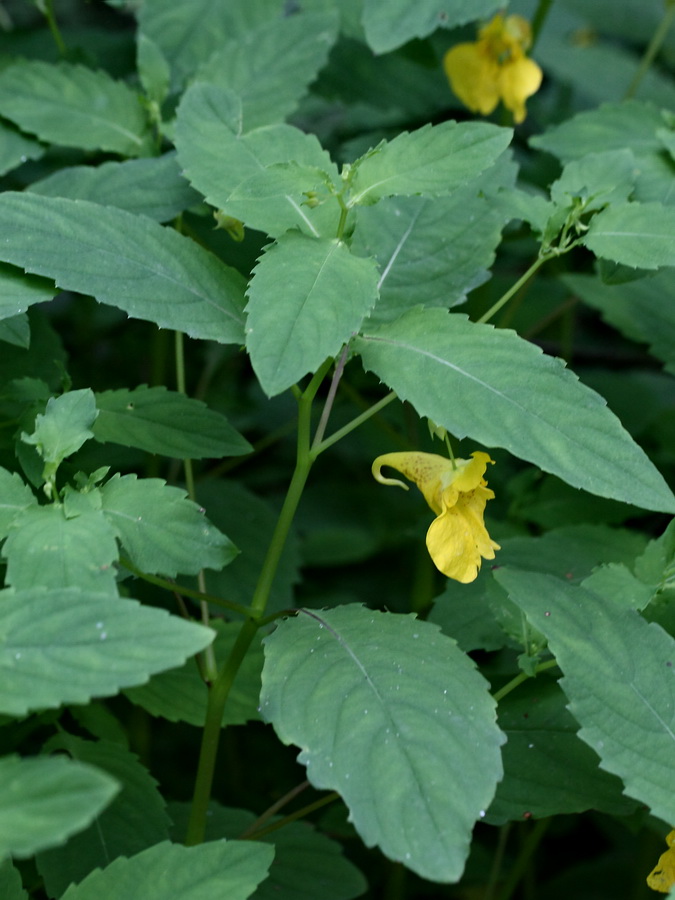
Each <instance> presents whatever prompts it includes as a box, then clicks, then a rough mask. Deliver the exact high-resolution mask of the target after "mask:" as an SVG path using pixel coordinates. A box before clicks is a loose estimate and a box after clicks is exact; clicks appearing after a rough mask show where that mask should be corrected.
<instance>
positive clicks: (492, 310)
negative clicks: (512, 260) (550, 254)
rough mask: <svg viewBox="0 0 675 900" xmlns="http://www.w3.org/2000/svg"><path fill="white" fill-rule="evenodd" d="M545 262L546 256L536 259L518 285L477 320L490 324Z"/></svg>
mask: <svg viewBox="0 0 675 900" xmlns="http://www.w3.org/2000/svg"><path fill="white" fill-rule="evenodd" d="M545 262H546V257H545V256H538V257H537V258H536V259H535V261H534V262H533V263H532V265H531V266H530V268H529V269H528V270H527V272H525V273H524V274H523V275H521V276H520V278H519V279H518V281H516V283H515V284H514V285H512V286H511V287H510V288H509V289H508V291H507V292H506V293H505V294H503V295H502V296H501V297H500V298H499V300H497V302H496V303H494V304H493V305H492V306H491V307H490V309H489V310H488V311H487V312H486V313H483V315H482V316H481V317H480V319H477V321H478V322H479V323H483V322H489V321H490V319H491V318H492V317H493V316H494V315H495V314H496V313H498V312H499V310H500V309H501V308H502V306H504V305H505V304H506V303H508V302H509V300H510V299H511V297H513V296H514V294H517V293H518V291H519V290H520V289H521V287H523V285H524V284H526V282H528V281H529V280H530V278H532V276H533V275H534V273H535V272H536V271H537V270H538V269H539V268H541V266H543V264H544V263H545Z"/></svg>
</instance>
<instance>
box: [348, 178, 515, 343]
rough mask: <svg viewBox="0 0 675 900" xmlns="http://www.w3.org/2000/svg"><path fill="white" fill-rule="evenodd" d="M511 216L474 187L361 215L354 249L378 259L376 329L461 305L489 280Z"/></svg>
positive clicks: (395, 202) (395, 201)
mask: <svg viewBox="0 0 675 900" xmlns="http://www.w3.org/2000/svg"><path fill="white" fill-rule="evenodd" d="M504 219H505V216H503V215H502V214H500V211H499V209H498V208H496V207H495V205H494V204H492V203H491V202H490V201H489V200H488V199H486V198H485V197H481V196H478V195H477V192H476V191H475V189H473V190H472V189H470V188H460V189H459V190H457V191H455V192H454V193H453V194H452V195H451V196H450V197H439V198H437V199H433V200H431V199H428V198H426V197H392V198H389V199H385V200H382V201H381V202H380V203H378V204H377V205H376V206H370V207H365V208H363V209H360V210H359V211H358V215H357V217H356V228H355V230H354V238H353V241H352V249H353V251H354V252H355V253H356V254H357V255H359V256H370V257H374V258H375V259H376V260H377V263H378V265H379V268H380V272H381V274H380V281H379V288H380V296H379V298H378V301H377V304H376V306H375V308H374V310H373V311H372V313H371V315H370V318H369V326H370V325H371V324H375V323H378V324H379V323H382V322H388V321H389V322H390V321H392V320H394V319H396V318H398V316H400V315H401V314H402V313H404V312H406V311H407V310H409V309H410V308H411V307H413V306H418V305H421V306H442V307H444V308H446V309H447V308H448V307H451V306H455V305H456V304H458V303H461V302H462V301H463V300H465V299H466V295H467V293H468V292H469V291H471V290H472V289H473V288H475V287H477V286H478V285H479V284H481V283H482V282H483V281H485V280H486V279H487V278H488V277H489V273H488V270H489V267H490V266H491V265H492V263H493V262H494V254H495V249H496V247H497V246H498V245H499V241H500V239H501V231H502V227H503V224H504Z"/></svg>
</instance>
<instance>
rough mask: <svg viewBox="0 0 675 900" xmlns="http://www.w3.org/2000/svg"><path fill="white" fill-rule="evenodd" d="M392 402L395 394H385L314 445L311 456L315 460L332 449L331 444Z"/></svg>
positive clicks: (392, 392)
mask: <svg viewBox="0 0 675 900" xmlns="http://www.w3.org/2000/svg"><path fill="white" fill-rule="evenodd" d="M392 400H396V394H395V392H394V391H391V392H390V393H389V394H387V396H386V397H383V398H382V399H381V400H378V402H377V403H374V404H373V405H372V406H370V407H368V409H367V410H365V412H362V413H361V414H360V415H358V416H356V418H354V419H352V420H351V422H347V424H346V425H343V427H342V428H338V430H337V431H336V432H334V433H333V434H331V436H330V437H327V438H325V439H324V440H323V441H321V443H320V444H316V445H315V446H313V447H312V455H313V456H314V457H315V458H316V457H317V456H318V455H319V454H320V453H323V451H324V450H327V449H328V448H329V447H332V446H333V444H335V443H337V442H338V441H339V440H341V439H342V438H343V437H345V436H346V435H348V434H350V432H352V431H354V429H355V428H358V427H359V425H363V423H364V422H367V421H368V419H370V417H371V416H374V415H375V413H378V412H379V411H380V410H381V409H384V407H385V406H388V405H389V404H390V403H391V401H392Z"/></svg>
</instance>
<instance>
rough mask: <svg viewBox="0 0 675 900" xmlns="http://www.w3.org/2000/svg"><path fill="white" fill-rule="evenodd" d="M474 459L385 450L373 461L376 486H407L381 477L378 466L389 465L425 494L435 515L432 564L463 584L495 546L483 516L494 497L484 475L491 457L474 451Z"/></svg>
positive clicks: (429, 541) (429, 539)
mask: <svg viewBox="0 0 675 900" xmlns="http://www.w3.org/2000/svg"><path fill="white" fill-rule="evenodd" d="M471 456H472V459H456V460H455V461H454V465H453V461H452V460H450V459H446V458H445V457H443V456H438V455H437V454H435V453H416V452H413V453H385V454H384V455H382V456H378V457H377V459H376V460H375V462H374V463H373V475H374V476H375V478H376V479H377V481H379V482H380V484H395V485H398V486H399V487H402V488H404V489H405V490H406V491H407V490H408V486H407V485H406V484H404V483H403V482H402V481H399V480H398V478H385V476H384V475H382V474H381V469H382V466H391V468H392V469H396V471H397V472H400V473H401V474H402V475H405V477H406V478H407V479H408V480H409V481H413V482H414V483H415V484H416V485H417V487H418V488H419V489H420V491H422V493H423V494H424V499H425V500H426V501H427V503H428V504H429V506H430V507H431V509H432V510H433V511H434V512H435V513H436V516H437V518H436V519H434V521H433V522H432V523H431V525H430V526H429V530H428V531H427V549H428V550H429V555H430V556H431V558H432V559H433V561H434V564H435V565H436V568H437V569H439V570H440V571H441V572H442V573H443V574H444V575H447V577H448V578H454V579H455V580H456V581H461V582H463V583H464V584H467V583H468V582H469V581H473V580H474V579H475V578H476V576H477V575H478V570H479V569H480V565H481V557H483V558H484V559H494V557H495V550H499V549H500V548H499V544H495V542H494V541H493V540H491V539H490V535H489V534H488V533H487V529H486V528H485V522H484V521H483V514H484V512H485V504H486V503H487V501H488V500H491V499H492V498H493V497H494V492H493V491H491V490H490V489H489V488H488V487H487V482H486V481H485V479H484V478H483V476H484V475H485V470H486V469H487V464H488V463H491V462H492V460H491V459H490V457H489V456H488V455H487V453H481V452H480V451H477V452H476V453H472V454H471Z"/></svg>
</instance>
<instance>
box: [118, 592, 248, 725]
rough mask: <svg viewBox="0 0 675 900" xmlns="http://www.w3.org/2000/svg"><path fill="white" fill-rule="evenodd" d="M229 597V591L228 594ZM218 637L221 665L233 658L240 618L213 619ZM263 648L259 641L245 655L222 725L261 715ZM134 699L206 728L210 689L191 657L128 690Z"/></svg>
mask: <svg viewBox="0 0 675 900" xmlns="http://www.w3.org/2000/svg"><path fill="white" fill-rule="evenodd" d="M225 596H227V597H228V599H229V595H227V594H226V595H225ZM213 628H214V630H215V632H216V639H215V641H214V643H213V651H214V653H215V657H216V662H217V663H218V665H219V667H220V666H221V665H224V664H225V662H226V661H227V660H228V659H229V656H230V652H231V651H232V648H233V647H234V642H235V640H236V639H237V635H238V634H239V632H240V630H241V625H240V624H239V623H238V622H223V621H222V620H219V619H214V620H213ZM262 665H263V651H262V646H261V644H260V643H259V641H256V642H255V643H254V645H253V647H252V648H251V649H250V650H249V651H248V653H247V654H246V656H245V658H244V662H243V663H242V665H241V667H240V668H239V671H238V672H237V676H236V678H235V680H234V684H233V686H232V690H231V692H230V694H229V696H228V698H227V704H226V705H225V709H224V711H223V719H222V726H223V728H225V726H227V725H243V724H245V723H246V722H250V721H252V720H255V719H259V718H260V716H259V715H258V703H259V702H260V673H261V671H262ZM125 694H126V695H127V697H128V698H129V699H130V700H131V702H132V703H136V704H137V705H138V706H142V707H143V709H146V710H147V711H148V712H149V713H150V714H151V715H153V716H162V717H163V718H164V719H168V720H169V722H188V723H189V724H190V725H195V726H197V727H198V728H203V727H204V723H205V722H206V704H207V700H208V690H207V688H206V685H205V684H204V680H203V678H202V677H201V676H200V674H199V670H198V669H197V666H196V665H195V662H194V660H192V659H189V660H188V661H187V662H186V663H185V665H184V666H182V667H181V668H180V669H171V670H170V671H168V672H160V673H159V674H158V675H154V676H153V677H152V678H151V679H150V681H149V682H148V683H147V684H143V685H140V686H139V687H133V688H129V689H128V690H126V691H125Z"/></svg>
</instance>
